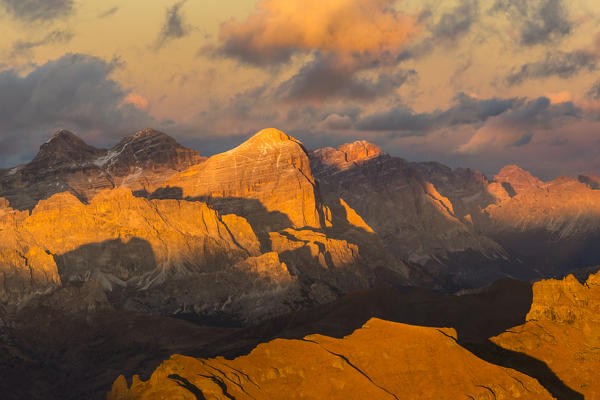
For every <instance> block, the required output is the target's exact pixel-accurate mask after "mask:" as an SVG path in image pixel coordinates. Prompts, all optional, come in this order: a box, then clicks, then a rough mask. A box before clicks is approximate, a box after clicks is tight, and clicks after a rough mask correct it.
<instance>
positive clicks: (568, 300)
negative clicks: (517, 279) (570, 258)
mask: <svg viewBox="0 0 600 400" xmlns="http://www.w3.org/2000/svg"><path fill="white" fill-rule="evenodd" d="M492 340H493V342H495V343H496V344H498V345H499V346H501V347H504V348H506V349H509V350H512V351H517V352H520V353H524V354H527V355H529V356H531V357H534V358H535V359H537V360H541V361H543V362H544V363H546V364H547V365H548V367H549V368H550V369H551V370H552V371H553V372H554V373H555V374H556V376H557V377H558V379H560V380H561V381H562V382H564V383H565V384H566V385H567V386H568V387H570V388H571V389H573V390H575V391H576V392H578V393H581V394H582V395H583V396H584V397H585V399H592V400H594V399H600V383H599V382H598V371H599V370H600V350H599V349H600V273H596V274H595V275H590V276H589V278H588V279H587V281H586V282H585V283H583V284H582V283H580V282H579V281H578V280H577V279H575V278H574V277H573V276H572V275H571V276H568V277H566V278H565V279H563V280H554V279H551V280H545V281H540V282H537V283H535V284H534V286H533V303H532V305H531V310H530V312H529V314H527V322H526V323H525V324H524V325H521V326H518V327H515V328H511V329H510V330H508V331H506V332H505V333H503V334H501V335H499V336H497V337H495V338H493V339H492ZM582 398H583V397H582Z"/></svg>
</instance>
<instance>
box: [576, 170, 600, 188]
mask: <svg viewBox="0 0 600 400" xmlns="http://www.w3.org/2000/svg"><path fill="white" fill-rule="evenodd" d="M577 179H579V182H581V183H585V184H586V185H588V187H589V188H590V189H594V190H598V189H600V176H598V175H596V174H582V175H579V177H578V178H577Z"/></svg>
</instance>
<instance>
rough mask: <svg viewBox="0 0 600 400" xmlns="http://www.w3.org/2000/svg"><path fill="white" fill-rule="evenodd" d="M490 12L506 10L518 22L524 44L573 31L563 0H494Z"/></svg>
mask: <svg viewBox="0 0 600 400" xmlns="http://www.w3.org/2000/svg"><path fill="white" fill-rule="evenodd" d="M492 12H506V13H507V14H508V16H509V18H510V20H511V22H513V23H515V24H518V26H519V33H520V41H521V44H523V45H525V46H532V45H536V44H544V43H548V42H551V41H552V40H555V39H557V38H562V37H564V36H567V35H569V34H570V33H571V32H572V31H573V22H572V21H571V19H570V17H569V14H568V11H567V9H566V7H565V3H564V2H563V0H530V1H514V0H496V2H495V4H494V6H493V7H492Z"/></svg>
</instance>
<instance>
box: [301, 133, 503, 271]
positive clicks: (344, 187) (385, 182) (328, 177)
mask: <svg viewBox="0 0 600 400" xmlns="http://www.w3.org/2000/svg"><path fill="white" fill-rule="evenodd" d="M310 156H311V165H312V167H313V171H314V173H315V176H316V177H317V179H318V180H319V184H320V186H319V187H320V189H321V191H322V193H323V197H324V198H325V199H327V201H328V204H329V203H336V202H339V199H340V198H341V199H342V201H343V202H344V203H345V204H347V205H349V207H351V208H352V209H353V210H354V211H355V212H356V213H357V214H358V215H359V216H360V217H361V218H362V219H363V220H364V221H365V222H366V224H368V226H369V227H371V228H372V229H373V231H374V232H376V233H377V234H378V235H379V236H380V237H381V239H382V241H383V243H384V245H385V248H386V249H387V250H388V251H389V252H391V253H392V254H394V255H395V256H396V257H398V258H401V259H404V260H408V261H411V262H415V263H420V264H423V263H426V262H427V261H428V260H432V259H436V258H444V257H446V256H447V255H448V254H449V253H453V252H462V251H466V250H473V251H476V252H478V253H482V254H485V255H486V256H489V257H496V256H499V255H500V254H501V252H502V249H501V248H500V246H499V245H497V244H496V243H494V242H493V241H492V240H490V239H488V238H486V237H483V236H481V235H478V234H477V233H476V232H475V231H474V230H473V229H472V226H471V223H470V222H469V221H466V220H464V219H461V218H460V217H461V216H459V215H457V213H456V211H455V209H454V205H453V203H452V202H451V201H450V200H449V199H448V198H447V197H445V196H443V195H441V194H440V193H439V191H438V190H437V188H436V186H434V184H432V183H431V182H429V181H427V180H425V179H424V178H423V176H422V174H421V173H420V172H419V171H418V170H417V169H416V168H414V167H413V166H412V165H411V164H409V163H407V162H406V161H404V160H402V159H399V158H396V157H390V156H389V155H387V154H385V153H383V152H382V151H381V150H380V149H379V148H377V147H376V146H375V145H373V144H370V143H367V142H364V141H359V142H355V143H351V144H346V145H343V146H340V147H339V148H337V149H334V148H322V149H317V150H314V151H312V152H311V153H310ZM460 190H461V189H460V188H458V189H456V192H459V191H460ZM482 193H483V191H482ZM464 197H466V196H464ZM332 208H333V207H332ZM462 208H465V207H464V206H462Z"/></svg>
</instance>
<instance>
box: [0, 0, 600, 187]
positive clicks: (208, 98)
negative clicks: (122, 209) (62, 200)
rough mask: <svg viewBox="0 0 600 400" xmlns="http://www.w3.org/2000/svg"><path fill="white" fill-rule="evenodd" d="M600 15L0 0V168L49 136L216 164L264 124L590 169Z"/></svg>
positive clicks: (341, 138)
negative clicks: (148, 145)
mask: <svg viewBox="0 0 600 400" xmlns="http://www.w3.org/2000/svg"><path fill="white" fill-rule="evenodd" d="M599 22H600V2H597V1H595V0H570V1H567V0H449V1H443V2H440V1H429V0H404V1H394V0H328V1H322V0H320V1H317V0H175V1H173V0H153V1H147V0H127V1H116V0H93V1H92V0H0V32H1V33H2V34H1V35H0V168H7V167H10V166H14V165H17V164H19V163H23V162H26V161H28V160H29V159H31V158H32V157H33V156H34V155H35V153H36V152H37V150H38V148H39V146H40V144H42V143H43V142H45V141H46V140H47V139H48V138H49V137H50V136H51V135H52V134H53V132H55V131H56V130H58V129H68V130H71V131H72V132H74V133H76V134H77V135H79V136H80V137H82V138H83V139H84V140H86V141H87V142H88V143H90V144H93V145H95V146H99V147H110V146H112V145H114V144H115V143H116V142H117V141H118V140H119V138H121V137H122V136H125V135H128V134H131V133H133V132H135V131H137V130H141V129H144V128H146V127H153V128H155V129H158V130H161V131H163V132H165V133H168V134H170V135H171V136H173V137H175V138H176V139H177V140H178V141H179V142H180V143H182V144H184V145H186V146H189V147H192V148H195V149H197V150H199V151H200V152H201V153H202V154H204V155H211V154H215V153H218V152H221V151H225V150H228V149H230V148H232V147H234V146H236V145H237V144H239V143H241V142H242V141H244V140H245V139H246V138H248V137H249V136H251V135H252V134H253V133H255V132H257V131H259V130H260V129H263V128H267V127H275V128H278V129H280V130H282V131H284V132H286V133H288V134H290V135H292V136H295V137H297V138H298V139H300V140H302V141H303V142H304V144H305V145H306V146H307V147H308V148H317V147H321V146H337V145H340V144H342V143H346V142H351V141H354V140H358V139H366V140H369V141H371V142H373V143H375V144H377V145H379V146H380V147H381V148H382V149H383V150H384V151H386V152H387V153H389V154H391V155H394V156H399V157H403V158H405V159H407V160H409V161H439V162H442V163H445V164H447V165H450V166H452V167H471V168H475V169H479V170H481V171H483V172H484V173H486V174H487V175H488V176H493V174H494V173H496V172H497V171H498V170H499V169H500V168H501V167H502V166H504V165H506V164H518V165H520V166H522V167H523V168H525V169H528V170H530V171H532V172H533V173H535V174H536V175H538V176H540V177H542V178H544V179H551V178H554V177H556V176H559V175H571V176H574V175H577V174H579V173H584V172H592V173H598V174H600V151H599V150H600V73H599V68H600V24H599Z"/></svg>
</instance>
